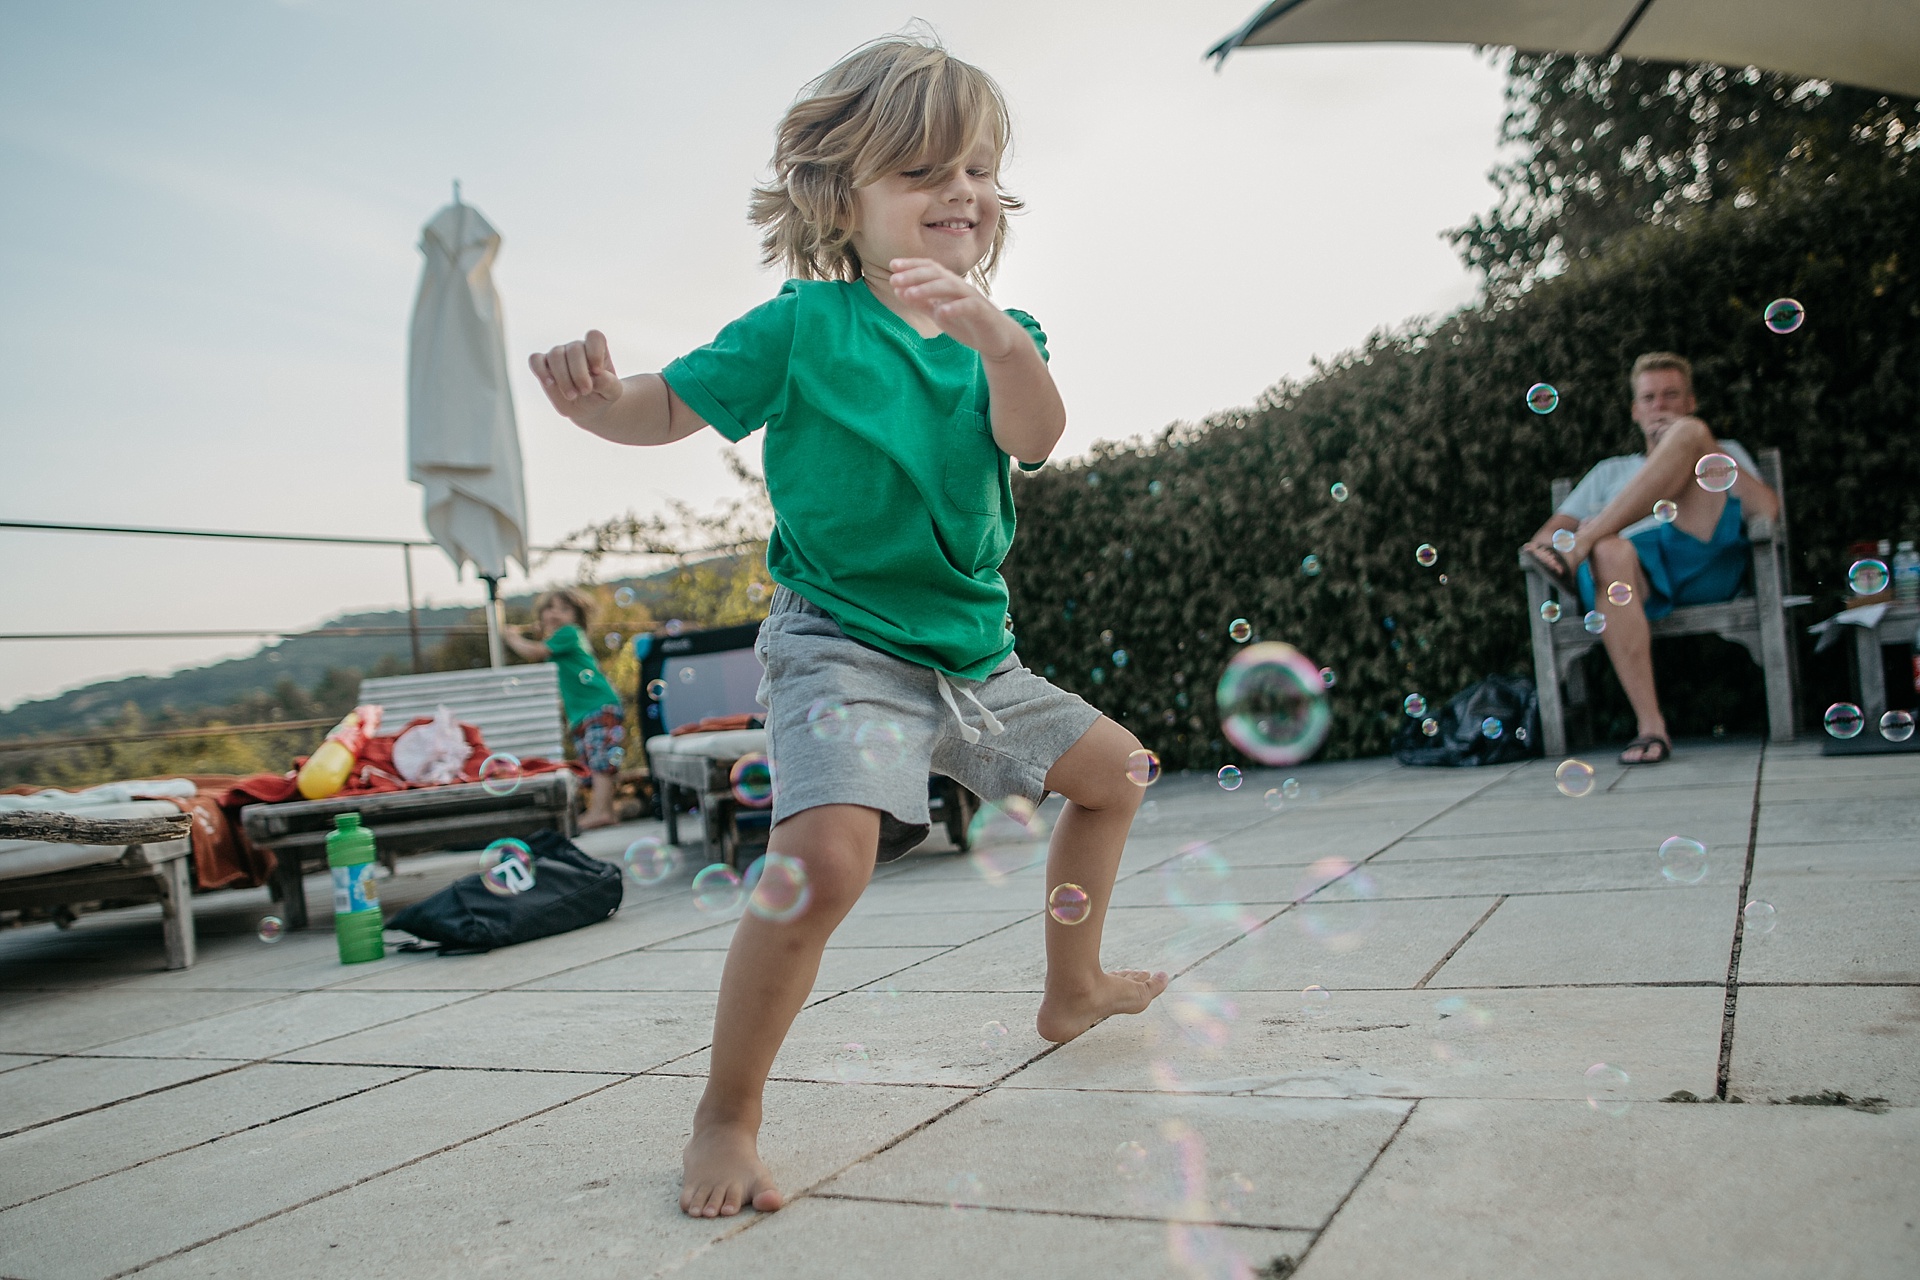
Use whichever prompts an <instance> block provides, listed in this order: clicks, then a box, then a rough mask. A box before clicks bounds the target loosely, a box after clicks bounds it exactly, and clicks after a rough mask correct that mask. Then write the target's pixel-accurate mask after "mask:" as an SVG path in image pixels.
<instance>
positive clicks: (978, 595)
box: [531, 39, 1167, 1217]
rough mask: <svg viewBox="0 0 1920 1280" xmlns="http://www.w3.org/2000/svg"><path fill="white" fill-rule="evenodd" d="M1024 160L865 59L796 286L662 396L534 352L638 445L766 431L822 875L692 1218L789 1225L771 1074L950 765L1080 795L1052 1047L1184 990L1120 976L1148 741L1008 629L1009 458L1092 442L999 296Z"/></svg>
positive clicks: (806, 832) (777, 239)
mask: <svg viewBox="0 0 1920 1280" xmlns="http://www.w3.org/2000/svg"><path fill="white" fill-rule="evenodd" d="M1007 143H1008V124H1007V113H1006V108H1005V104H1004V103H1003V101H1002V100H1001V97H1000V92H999V90H998V88H997V87H996V86H995V85H994V83H993V82H992V81H991V80H990V79H988V78H987V76H986V75H985V74H983V73H982V72H980V71H979V70H978V69H976V68H974V67H971V66H969V65H967V64H966V63H964V62H961V61H959V60H958V59H955V58H952V57H949V56H948V55H947V54H946V52H945V51H943V50H941V49H939V48H933V47H928V46H926V45H923V44H919V43H916V42H912V41H907V40H900V39H891V40H883V41H879V42H876V43H874V44H871V45H868V46H866V47H865V48H862V49H860V50H858V51H856V52H855V53H853V54H851V55H849V56H848V57H847V58H846V59H844V60H843V61H841V62H840V63H839V64H838V65H837V66H835V67H834V68H833V69H832V70H830V71H828V72H827V73H826V74H825V75H824V76H822V77H821V78H820V79H819V80H817V81H815V82H814V83H813V84H811V85H809V86H808V88H807V89H806V90H805V91H804V92H803V94H802V96H801V98H800V100H799V101H798V102H796V103H795V105H794V106H793V107H792V108H791V109H790V110H789V111H788V112H787V115H786V118H785V119H784V120H783V121H782V122H781V124H780V129H779V133H778V140H777V144H776V147H775V151H774V162H773V163H774V178H773V181H772V182H771V183H770V184H769V185H767V186H766V187H763V188H761V189H759V190H758V191H756V192H755V193H754V201H753V218H754V221H755V222H756V223H758V224H759V225H761V226H762V227H764V228H766V233H765V239H764V247H765V251H766V258H767V261H768V262H769V263H780V264H783V265H784V266H785V267H786V268H787V269H788V270H789V271H790V272H791V274H792V275H793V276H794V277H795V278H794V279H791V280H789V281H788V282H787V284H786V285H785V287H783V288H782V289H781V291H780V293H779V295H778V296H777V297H775V298H774V299H773V300H772V301H771V302H768V303H766V304H764V305H762V306H760V307H758V308H756V309H755V310H753V311H751V312H749V313H748V314H747V315H745V316H743V317H741V318H740V319H739V320H737V321H735V322H734V323H733V324H730V325H728V326H727V327H726V328H725V329H723V330H722V331H721V332H720V335H719V336H718V337H717V338H715V339H714V341H713V342H712V343H710V344H709V345H707V346H705V347H702V348H701V349H699V350H698V351H694V352H692V353H691V354H689V355H687V356H685V357H683V358H681V359H679V360H676V361H674V362H673V363H672V364H670V365H668V366H667V367H666V369H665V370H663V371H662V372H661V373H659V374H642V375H640V376H637V377H630V378H627V379H625V380H622V379H621V378H619V377H618V376H617V375H616V374H615V373H614V369H613V362H612V360H611V358H610V356H609V355H608V352H607V343H606V339H605V338H603V337H602V336H601V335H600V334H599V333H598V332H595V331H590V332H589V333H588V334H587V336H586V340H585V341H583V342H572V343H568V344H566V345H565V346H561V347H555V348H554V349H553V350H551V351H549V352H546V353H545V354H543V355H535V356H533V357H532V358H531V364H532V366H533V371H534V373H535V374H536V375H537V376H538V377H539V378H540V381H541V384H542V385H543V386H544V387H545V388H546V391H547V396H548V399H550V400H551V401H552V402H553V406H554V408H555V409H557V410H559V411H560V412H561V413H562V414H564V415H566V416H567V417H568V418H570V419H572V420H573V421H574V422H575V423H576V424H577V425H579V426H581V427H583V428H585V429H586V430H588V431H591V432H593V433H594V434H596V435H599V436H602V437H604V438H605V439H608V440H612V441H615V442H617V443H620V444H666V443H669V442H671V441H674V440H679V439H683V438H684V437H686V436H688V435H691V434H692V433H694V432H695V431H698V430H700V429H701V428H702V427H706V426H709V425H710V426H712V427H713V428H714V429H715V430H717V431H719V432H720V434H722V435H723V436H725V437H727V438H728V439H729V440H739V439H743V438H744V437H745V436H747V435H748V434H750V433H751V432H753V431H755V430H757V429H759V428H761V427H762V426H764V427H765V428H766V433H767V434H766V440H765V468H766V476H767V488H768V492H769V493H770V495H771V496H772V498H773V504H774V511H775V523H774V530H773V534H772V537H771V538H770V540H769V542H768V550H767V563H768V568H769V570H770V572H771V573H772V575H773V578H774V581H775V582H776V583H777V584H779V585H778V589H777V590H776V592H775V598H774V603H773V608H772V613H771V615H770V616H769V617H768V619H767V621H766V623H765V624H764V625H763V626H762V627H761V631H760V639H759V642H758V652H759V654H760V658H761V661H762V662H763V663H764V665H765V667H766V680H765V682H764V684H763V685H762V688H761V700H762V701H763V702H764V703H765V704H766V705H767V708H768V711H767V733H768V751H769V754H770V755H771V757H772V760H773V767H774V769H775V773H776V778H777V780H778V786H777V788H776V793H775V801H774V828H773V834H772V837H771V840H770V842H769V846H768V847H769V849H770V850H772V851H773V852H776V853H781V854H785V855H786V856H788V857H790V858H794V859H797V860H799V861H800V862H801V863H802V864H804V866H805V869H806V874H807V878H808V881H809V883H810V885H811V887H812V891H813V900H812V905H811V907H810V908H809V909H808V910H807V912H806V913H805V914H803V915H802V916H800V917H799V918H798V919H796V920H793V921H790V922H785V923H774V922H772V921H768V920H764V919H761V918H759V917H757V916H755V915H753V914H751V913H749V914H747V915H746V916H745V917H744V918H743V919H742V920H741V921H740V925H739V928H738V929H737V930H736V931H735V933H734V937H733V944H732V947H731V949H730V950H729V952H728V955H727V964H726V969H725V971H724V974H723V976H722V978H721V986H720V999H719V1008H718V1010H717V1012H716V1013H715V1016H714V1030H713V1053H712V1068H711V1070H710V1072H709V1074H708V1078H707V1088H706V1092H705V1095H704V1096H703V1097H702V1099H701V1101H700V1105H699V1107H698V1109H697V1110H696V1111H695V1114H694V1125H693V1137H692V1140H691V1141H689V1142H688V1144H687V1148H686V1152H685V1157H684V1164H685V1170H684V1181H683V1186H682V1190H681V1195H680V1205H681V1208H682V1209H683V1210H685V1212H687V1213H688V1214H691V1215H694V1216H705V1217H714V1216H717V1215H727V1214H734V1213H738V1212H739V1211H740V1209H741V1208H742V1207H743V1206H746V1205H749V1204H751V1205H752V1206H753V1207H754V1208H756V1209H760V1210H771V1209H777V1208H779V1207H780V1205H781V1204H782V1203H783V1197H782V1196H781V1193H780V1191H779V1189H778V1188H777V1187H776V1186H775V1185H774V1181H773V1177H772V1175H771V1174H770V1173H769V1172H768V1170H767V1167H766V1166H765V1165H764V1164H762V1163H761V1161H760V1157H759V1154H758V1150H757V1137H758V1133H759V1128H760V1118H761V1095H762V1091H763V1089H764V1087H765V1084H766V1079H767V1074H768V1072H769V1071H770V1070H771V1069H772V1066H773V1060H774V1055H775V1054H776V1053H777V1052H778V1051H779V1048H780V1045H781V1042H782V1041H783V1040H784V1039H785V1038H786V1034H787V1030H788V1028H789V1027H790V1026H791V1024H792V1022H793V1019H794V1016H795V1015H796V1014H797V1013H798V1012H799V1010H800V1007H801V1005H802V1004H803V1003H804V1002H805V1000H806V997H807V993H808V991H809V990H810V989H811V987H812V985H813V980H814V977H815V975H816V973H817V972H818V969H819V964H820V956H821V952H822V951H823V949H824V948H825V947H826V944H827V939H828V938H829V937H830V936H831V935H832V933H833V930H834V928H835V927H836V926H837V925H838V924H839V923H840V921H841V919H842V918H843V917H844V916H845V915H846V914H847V912H848V910H849V909H851V908H852V906H853V905H854V903H855V902H856V901H857V900H858V898H859V896H860V893H861V891H862V890H863V889H864V888H865V887H866V884H867V881H868V879H869V878H870V877H871V875H872V873H873V868H874V863H875V861H876V859H878V860H883V861H884V860H888V859H892V858H897V857H899V856H901V855H903V854H905V853H906V852H907V851H908V850H910V849H911V848H912V847H913V846H914V845H915V844H918V843H919V841H920V840H921V839H922V838H923V837H924V836H925V834H926V831H927V824H928V815H927V803H926V800H927V788H926V775H927V773H928V771H929V770H930V769H931V770H933V771H936V772H940V773H944V774H947V775H949V776H951V777H954V778H956V779H958V780H959V781H960V782H961V783H962V784H964V785H965V786H967V787H968V788H969V789H971V790H973V791H974V792H976V793H977V794H980V795H983V796H988V797H996V798H997V797H1001V796H1008V795H1019V796H1024V797H1026V798H1027V799H1029V800H1034V801H1037V800H1039V799H1041V798H1042V796H1043V795H1044V793H1045V792H1048V791H1056V792H1059V793H1061V794H1062V795H1063V796H1065V797H1066V799H1067V804H1066V808H1065V811H1064V812H1063V813H1062V815H1061V817H1060V821H1059V823H1058V825H1057V826H1056V827H1055V829H1054V834H1053V840H1052V844H1051V847H1050V849H1049V852H1048V857H1047V885H1048V886H1049V888H1052V887H1056V886H1059V885H1062V884H1073V885H1077V886H1080V887H1082V888H1083V889H1084V891H1085V894H1086V896H1087V899H1088V902H1087V908H1086V912H1085V915H1084V916H1080V915H1078V914H1077V913H1065V912H1063V913H1061V917H1055V916H1052V915H1049V916H1048V917H1047V919H1046V923H1045V930H1046V952H1047V980H1046V991H1045V995H1044V998H1043V999H1042V1001H1041V1004H1040V1012H1039V1018H1038V1029H1039V1032H1040V1034H1041V1035H1043V1036H1045V1037H1046V1038H1047V1039H1049V1040H1054V1041H1065V1040H1071V1039H1073V1038H1074V1037H1075V1036H1077V1035H1079V1034H1080V1033H1082V1032H1083V1031H1085V1030H1087V1029H1088V1028H1089V1027H1091V1026H1093V1025H1094V1024H1095V1023H1097V1022H1099V1021H1100V1020H1101V1019H1103V1018H1105V1017H1108V1016H1109V1015H1111V1014H1115V1013H1138V1012H1139V1011H1140V1010H1142V1009H1144V1008H1146V1006H1147V1005H1148V1003H1149V1002H1151V1001H1152V1000H1153V999H1154V998H1155V997H1156V996H1158V995H1159V994H1160V993H1161V991H1163V990H1164V989H1165V987H1166V983H1167V976H1166V975H1165V974H1164V973H1146V972H1142V971H1139V970H1122V971H1119V972H1104V971H1102V969H1101V967H1100V931H1101V926H1102V923H1103V921H1104V918H1105V914H1106V908H1107V899H1108V897H1109V895H1110V894H1111V892H1112V888H1113V881H1114V873H1115V870H1116V868H1117V867H1118V864H1119V860H1120V852H1121V847H1122V845H1123V844H1124V842H1125V840H1126V834H1127V828H1128V826H1129V824H1130V823H1131V822H1132V819H1133V814H1134V810H1135V809H1136V808H1137V807H1138V805H1139V791H1138V789H1137V788H1136V787H1135V786H1134V785H1133V784H1132V782H1131V781H1130V780H1129V779H1128V776H1127V757H1128V755H1129V754H1130V753H1131V752H1133V751H1135V750H1137V749H1138V748H1139V743H1138V742H1137V741H1135V740H1134V738H1133V735H1131V734H1130V733H1128V732H1127V731H1126V730H1125V729H1122V728H1121V727H1120V726H1119V725H1117V724H1115V723H1113V722H1112V721H1111V720H1108V719H1106V718H1105V717H1104V716H1101V715H1100V714H1099V713H1098V712H1096V711H1095V710H1094V709H1093V708H1092V707H1090V706H1088V705H1087V704H1086V703H1085V702H1083V701H1081V700H1080V699H1079V698H1077V697H1075V696H1074V695H1072V694H1069V693H1065V692H1063V691H1061V690H1059V689H1056V688H1054V687H1053V686H1052V685H1050V684H1048V683H1047V682H1046V681H1045V680H1043V679H1041V678H1040V677H1039V676H1036V675H1034V674H1033V673H1032V672H1030V671H1028V670H1027V669H1026V668H1024V667H1023V666H1021V665H1020V662H1019V659H1018V658H1017V657H1016V656H1015V655H1014V653H1013V635H1012V632H1011V631H1010V630H1009V629H1008V627H1007V625H1006V624H1007V614H1006V609H1007V589H1006V584H1005V583H1004V582H1003V581H1002V580H1001V577H1000V573H999V566H1000V562H1001V560H1002V559H1004V558H1005V556H1006V553H1007V550H1008V548H1009V547H1010V546H1011V544H1012V539H1013V527H1014V517H1013V495H1012V490H1011V488H1010V487H1009V484H1008V464H1009V459H1015V460H1018V461H1019V462H1020V464H1021V465H1022V466H1025V467H1037V466H1039V465H1040V464H1041V463H1042V462H1044V461H1045V459H1046V457H1047V455H1048V453H1049V452H1050V451H1051V450H1052V448H1053V446H1054V444H1055V443H1056V442H1057V441H1058V440H1059V439H1060V433H1061V431H1062V430H1063V429H1064V427H1065V425H1066V410H1065V408H1064V407H1063V406H1062V404H1061V402H1060V394H1059V392H1058V391H1057V390H1055V388H1054V385H1053V379H1052V377H1051V375H1049V373H1048V372H1047V363H1046V335H1045V334H1044V333H1043V332H1041V329H1040V326H1039V325H1038V324H1037V323H1035V321H1034V320H1033V318H1032V317H1031V316H1028V315H1026V314H1025V313H1023V312H1019V311H1001V310H999V309H997V308H996V307H994V305H993V304H992V303H991V302H989V301H988V300H987V298H986V296H985V295H984V293H983V292H982V289H983V288H984V287H985V285H986V282H987V278H988V276H989V275H990V274H991V272H992V270H993V268H994V265H995V264H996V262H997V260H998V258H999V255H1000V250H1001V248H1002V246H1003V245H1004V243H1005V239H1006V222H1005V216H1006V214H1007V213H1008V212H1009V211H1010V210H1013V209H1017V208H1019V207H1020V206H1019V202H1018V201H1016V200H1014V199H1013V198H1012V197H1011V196H1009V195H1008V194H1007V193H1006V192H1004V191H1002V190H1001V188H1000V185H999V169H1000V162H1001V158H1002V156H1003V155H1004V154H1005V152H1006V149H1007ZM1034 906H1035V908H1036V909H1038V908H1040V907H1042V906H1043V904H1042V903H1039V902H1036V903H1035V904H1034ZM1062 917H1064V918H1066V919H1071V920H1072V921H1073V923H1063V922H1062Z"/></svg>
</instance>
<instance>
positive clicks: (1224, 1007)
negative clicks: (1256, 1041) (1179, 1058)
mask: <svg viewBox="0 0 1920 1280" xmlns="http://www.w3.org/2000/svg"><path fill="white" fill-rule="evenodd" d="M1164 999H1165V1001H1166V1006H1167V1012H1168V1013H1169V1014H1170V1015H1172V1017H1173V1021H1174V1024H1175V1025H1176V1026H1178V1027H1179V1028H1180V1034H1181V1035H1182V1036H1184V1037H1185V1038H1186V1039H1187V1040H1189V1041H1191V1042H1192V1043H1194V1044H1196V1045H1198V1046H1200V1047H1201V1048H1202V1049H1206V1050H1209V1051H1212V1052H1216V1053H1217V1052H1218V1051H1220V1050H1221V1049H1224V1048H1226V1047H1227V1042H1228V1041H1229V1040H1231V1039H1233V1024H1234V1022H1235V1021H1237V1020H1238V1019H1239V1017H1240V1005H1239V1003H1238V1002H1237V1001H1235V1000H1234V999H1233V998H1232V997H1231V996H1226V995H1222V994H1221V993H1220V992H1218V991H1212V990H1208V989H1206V988H1203V987H1197V986H1188V987H1185V988H1176V989H1174V990H1171V991H1169V992H1167V994H1166V996H1165V997H1164Z"/></svg>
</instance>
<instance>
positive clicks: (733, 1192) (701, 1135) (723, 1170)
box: [680, 1122, 786, 1218]
mask: <svg viewBox="0 0 1920 1280" xmlns="http://www.w3.org/2000/svg"><path fill="white" fill-rule="evenodd" d="M680 1164H681V1169H682V1172H681V1176H680V1209H681V1212H683V1213H685V1214H686V1215H687V1216H688V1217H690V1218H730V1217H732V1216H733V1215H734V1214H736V1213H739V1212H740V1210H741V1207H742V1206H744V1205H749V1204H750V1205H752V1206H753V1207H754V1208H756V1209H758V1210H760V1212H762V1213H771V1212H773V1211H774V1210H775V1209H778V1208H779V1207H780V1206H781V1205H783V1204H785V1203H786V1197H785V1196H783V1195H781V1194H780V1188H778V1187H776V1186H774V1185H773V1174H772V1173H771V1172H770V1171H769V1170H768V1169H767V1166H766V1165H764V1164H762V1163H760V1152H759V1150H758V1148H757V1147H756V1146H755V1144H754V1135H753V1131H752V1130H750V1129H746V1128H742V1127H739V1126H736V1125H727V1124H706V1125H702V1124H699V1123H697V1122H696V1124H695V1125H694V1130H693V1138H692V1140H691V1141H689V1142H688V1143H687V1149H686V1150H685V1151H683V1152H682V1153H681V1155H680Z"/></svg>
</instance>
